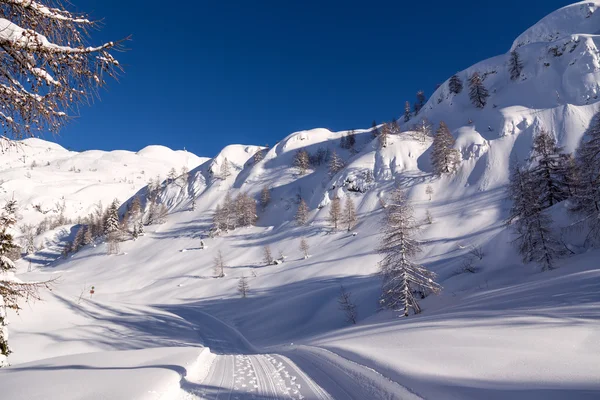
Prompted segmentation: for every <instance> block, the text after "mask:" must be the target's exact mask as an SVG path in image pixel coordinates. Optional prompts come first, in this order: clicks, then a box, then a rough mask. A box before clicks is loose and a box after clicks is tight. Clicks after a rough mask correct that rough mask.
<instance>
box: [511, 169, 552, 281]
mask: <svg viewBox="0 0 600 400" xmlns="http://www.w3.org/2000/svg"><path fill="white" fill-rule="evenodd" d="M508 190H509V196H510V198H511V200H512V201H513V205H512V207H511V209H510V215H509V218H508V220H507V223H508V224H513V226H514V228H515V231H516V233H517V238H516V239H515V242H517V244H518V247H519V253H520V254H521V257H522V258H523V262H525V263H527V262H531V261H535V262H536V263H538V264H540V265H541V266H542V271H547V270H551V269H553V268H554V262H555V260H556V259H557V258H559V257H560V256H562V255H563V254H564V248H563V246H562V245H561V243H560V242H559V241H558V240H557V239H556V238H555V237H554V235H553V233H552V230H551V227H552V219H551V218H550V217H549V216H548V215H547V214H545V213H544V212H543V209H542V207H541V206H540V204H539V199H540V197H541V196H540V192H541V189H540V188H539V187H538V186H537V184H536V183H535V180H534V178H533V175H532V173H531V172H530V171H527V170H525V169H523V168H522V167H521V166H520V165H518V164H516V165H514V166H513V167H512V168H511V176H510V184H509V189H508Z"/></svg>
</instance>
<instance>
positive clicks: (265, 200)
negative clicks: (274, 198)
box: [260, 186, 271, 210]
mask: <svg viewBox="0 0 600 400" xmlns="http://www.w3.org/2000/svg"><path fill="white" fill-rule="evenodd" d="M270 202H271V191H270V190H269V187H268V186H263V188H262V190H261V191H260V205H261V207H262V209H263V210H265V209H266V208H267V206H268V205H269V203H270Z"/></svg>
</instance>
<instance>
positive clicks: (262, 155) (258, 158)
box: [252, 149, 265, 165]
mask: <svg viewBox="0 0 600 400" xmlns="http://www.w3.org/2000/svg"><path fill="white" fill-rule="evenodd" d="M264 158H265V153H264V149H258V150H257V151H256V153H254V155H253V156H252V159H253V162H254V165H256V164H258V163H259V162H261V161H262V160H263V159H264Z"/></svg>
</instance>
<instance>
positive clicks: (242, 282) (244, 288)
mask: <svg viewBox="0 0 600 400" xmlns="http://www.w3.org/2000/svg"><path fill="white" fill-rule="evenodd" d="M248 290H250V285H249V284H248V278H246V277H245V276H244V275H242V277H241V278H240V279H239V281H238V292H239V294H240V296H242V298H243V299H245V298H246V297H247V296H248Z"/></svg>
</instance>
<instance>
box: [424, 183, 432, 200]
mask: <svg viewBox="0 0 600 400" xmlns="http://www.w3.org/2000/svg"><path fill="white" fill-rule="evenodd" d="M425 194H427V195H428V196H429V201H431V196H433V188H432V187H431V185H427V187H426V188H425Z"/></svg>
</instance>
